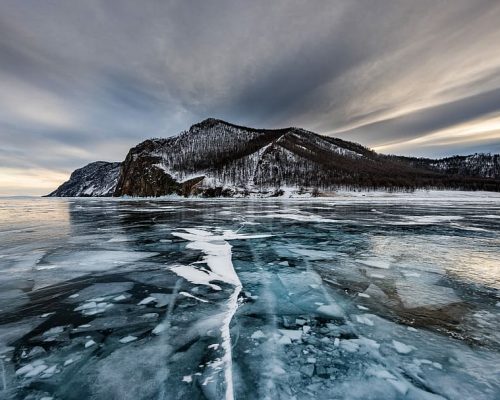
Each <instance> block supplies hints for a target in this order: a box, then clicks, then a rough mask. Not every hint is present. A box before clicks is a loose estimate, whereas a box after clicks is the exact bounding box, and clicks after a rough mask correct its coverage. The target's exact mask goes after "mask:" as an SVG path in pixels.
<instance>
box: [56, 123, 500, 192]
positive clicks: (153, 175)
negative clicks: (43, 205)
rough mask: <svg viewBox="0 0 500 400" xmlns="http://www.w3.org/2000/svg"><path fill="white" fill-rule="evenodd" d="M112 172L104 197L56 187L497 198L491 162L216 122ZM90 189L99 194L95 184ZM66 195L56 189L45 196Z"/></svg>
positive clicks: (153, 144) (499, 172)
mask: <svg viewBox="0 0 500 400" xmlns="http://www.w3.org/2000/svg"><path fill="white" fill-rule="evenodd" d="M94 164H97V163H94ZM92 165H93V164H90V165H89V166H87V167H84V168H83V169H82V170H85V169H87V168H89V167H90V166H92ZM113 165H116V166H118V164H117V163H114V164H113ZM117 169H119V174H118V173H117V180H116V185H115V187H114V188H112V187H111V186H106V188H107V189H108V190H107V191H104V190H101V189H99V190H92V189H90V188H91V187H92V182H91V179H90V175H89V174H84V175H85V176H83V178H82V179H84V180H85V182H86V183H85V185H81V184H79V185H76V181H77V179H78V176H75V177H73V175H75V174H76V173H77V172H78V171H81V170H77V171H75V173H74V174H73V175H72V177H71V179H70V181H69V182H67V183H66V184H64V185H63V186H65V185H67V184H70V183H71V182H72V181H73V185H76V186H78V187H85V189H84V190H80V191H78V192H79V193H82V194H73V193H75V191H72V192H71V193H72V195H94V196H102V195H109V194H111V193H113V194H114V195H115V196H124V195H129V196H162V195H168V194H179V195H184V196H189V195H203V196H234V195H248V194H251V193H257V194H267V195H273V194H276V195H279V194H280V193H282V192H283V190H287V188H296V189H298V188H301V187H302V188H307V190H310V191H316V192H319V191H329V190H335V189H337V188H345V189H358V188H364V189H388V190H412V189H416V188H437V189H445V188H451V189H462V190H478V189H481V190H494V191H499V190H500V157H499V156H498V155H489V154H476V155H472V156H466V157H462V156H456V157H450V158H446V159H441V160H431V159H419V158H410V157H397V156H386V155H381V154H377V153H375V152H374V151H372V150H369V149H367V148H365V147H363V146H361V145H359V144H356V143H352V142H347V141H344V140H341V139H336V138H331V137H326V136H321V135H318V134H315V133H313V132H309V131H306V130H303V129H299V128H293V127H291V128H284V129H275V130H269V129H254V128H247V127H243V126H238V125H234V124H230V123H227V122H224V121H221V120H217V119H207V120H205V121H202V122H200V123H198V124H195V125H193V126H192V127H191V128H190V129H189V130H188V131H185V132H182V133H181V134H180V135H178V136H174V137H170V138H166V139H149V140H146V141H144V142H142V143H140V144H138V145H137V146H135V147H134V148H132V149H131V150H130V151H129V153H128V155H127V157H126V158H125V160H124V161H123V162H122V163H121V165H120V167H119V168H118V167H117ZM80 174H81V173H80ZM94 175H96V176H99V174H94ZM118 175H119V176H118ZM109 183H110V185H111V181H109ZM94 187H95V188H102V187H103V184H102V181H99V182H95V184H94ZM113 189H114V190H113ZM104 192H106V194H101V193H104ZM65 193H66V192H65V191H60V190H59V189H58V190H57V191H56V192H54V193H53V194H51V195H56V196H57V195H59V196H65V195H67V194H65Z"/></svg>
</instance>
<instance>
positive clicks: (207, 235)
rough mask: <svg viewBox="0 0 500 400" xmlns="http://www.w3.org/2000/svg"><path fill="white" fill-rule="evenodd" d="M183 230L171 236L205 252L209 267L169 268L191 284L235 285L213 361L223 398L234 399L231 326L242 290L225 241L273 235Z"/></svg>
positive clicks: (229, 249) (217, 287) (223, 319)
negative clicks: (220, 354) (222, 384)
mask: <svg viewBox="0 0 500 400" xmlns="http://www.w3.org/2000/svg"><path fill="white" fill-rule="evenodd" d="M183 230H184V232H173V233H172V235H174V236H176V237H179V238H181V239H184V240H187V241H189V243H188V244H187V246H186V248H189V249H193V250H200V251H201V252H202V253H203V254H204V257H203V261H204V262H205V263H206V264H207V266H208V268H209V270H206V269H200V268H196V267H195V266H193V265H190V266H185V265H183V266H176V267H172V268H171V270H172V271H173V272H175V273H176V274H177V275H179V276H182V277H183V278H185V279H186V280H188V281H190V282H192V283H195V284H205V285H208V286H211V287H212V288H213V289H215V290H220V287H219V286H217V285H214V284H212V283H210V281H212V280H219V281H223V282H226V283H228V284H230V285H232V286H233V287H234V289H233V292H232V293H231V296H230V297H229V299H228V302H227V309H226V310H225V312H224V315H223V318H222V327H221V338H222V344H221V348H222V350H223V351H224V356H223V357H222V358H221V360H220V362H216V363H215V364H214V365H216V366H217V367H218V366H219V365H221V364H222V365H223V366H224V381H225V383H226V385H225V386H226V388H225V399H226V400H233V399H234V387H233V356H232V343H231V329H230V325H231V321H232V319H233V317H234V315H235V313H236V310H237V309H238V296H239V294H240V293H241V290H242V284H241V281H240V279H239V277H238V274H237V273H236V271H235V270H234V266H233V262H232V251H231V248H232V247H231V245H230V244H229V243H228V242H227V241H228V240H235V239H259V238H265V237H269V236H272V235H265V234H264V235H246V234H240V233H238V232H239V230H238V231H236V232H234V231H231V230H224V231H222V233H221V234H214V233H212V232H209V231H206V230H202V229H194V228H185V229H183ZM207 379H209V378H207ZM207 383H208V382H207Z"/></svg>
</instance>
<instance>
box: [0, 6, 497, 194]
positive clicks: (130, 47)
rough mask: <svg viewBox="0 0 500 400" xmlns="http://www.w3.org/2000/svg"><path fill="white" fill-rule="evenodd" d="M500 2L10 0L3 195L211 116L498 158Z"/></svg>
mask: <svg viewBox="0 0 500 400" xmlns="http://www.w3.org/2000/svg"><path fill="white" fill-rule="evenodd" d="M499 43H500V1H498V0H474V1H470V0H433V1H428V0H419V1H414V0H377V1H370V0H338V1H319V0H318V1H293V0H286V1H284V0H283V1H282V0H274V1H264V0H254V1H234V0H212V1H202V0H200V1H194V0H179V1H176V0H171V1H168V0H165V1H159V0H158V1H151V0H144V1H136V0H121V1H112V0H108V1H101V0H85V1H76V0H71V1H70V0H22V1H19V0H2V1H1V2H0V87H1V90H0V195H25V194H32V195H38V194H45V193H48V192H50V191H52V190H53V189H55V188H56V187H57V186H58V185H59V184H61V183H62V182H63V181H65V180H66V179H67V178H68V177H69V174H70V173H71V172H72V171H73V170H74V169H75V168H78V167H81V166H83V165H85V164H87V163H89V162H92V161H96V160H107V161H121V160H123V159H124V158H125V155H126V153H127V151H128V149H129V148H130V147H132V146H134V145H135V144H137V143H138V142H140V141H142V140H144V139H147V138H149V137H167V136H172V135H175V134H177V133H179V132H180V131H182V130H185V129H187V128H189V126H190V125H192V124H193V123H196V122H199V121H201V120H203V119H205V118H207V117H215V118H221V119H224V120H227V121H229V122H232V123H235V124H240V125H246V126H252V127H265V128H279V127H286V126H299V127H302V128H305V129H308V130H312V131H314V132H317V133H322V134H325V135H330V136H336V137H341V138H343V139H346V140H352V141H356V142H359V143H361V144H363V145H365V146H368V147H371V148H373V149H375V150H377V151H380V152H383V153H393V154H405V155H414V156H429V157H442V156H448V155H452V154H470V153H474V152H495V153H500V47H499Z"/></svg>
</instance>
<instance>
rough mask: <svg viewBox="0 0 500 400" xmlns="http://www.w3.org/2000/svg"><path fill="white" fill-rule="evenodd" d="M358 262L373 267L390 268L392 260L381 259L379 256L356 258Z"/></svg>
mask: <svg viewBox="0 0 500 400" xmlns="http://www.w3.org/2000/svg"><path fill="white" fill-rule="evenodd" d="M356 262H358V263H360V264H363V265H367V266H368V267H373V268H381V269H389V268H390V267H391V263H390V261H388V260H381V259H379V258H367V259H363V260H356Z"/></svg>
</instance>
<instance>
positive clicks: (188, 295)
mask: <svg viewBox="0 0 500 400" xmlns="http://www.w3.org/2000/svg"><path fill="white" fill-rule="evenodd" d="M179 296H184V297H190V298H192V299H195V300H198V301H201V302H202V303H208V300H205V299H202V298H200V297H196V296H193V295H192V294H191V293H188V292H179Z"/></svg>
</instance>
